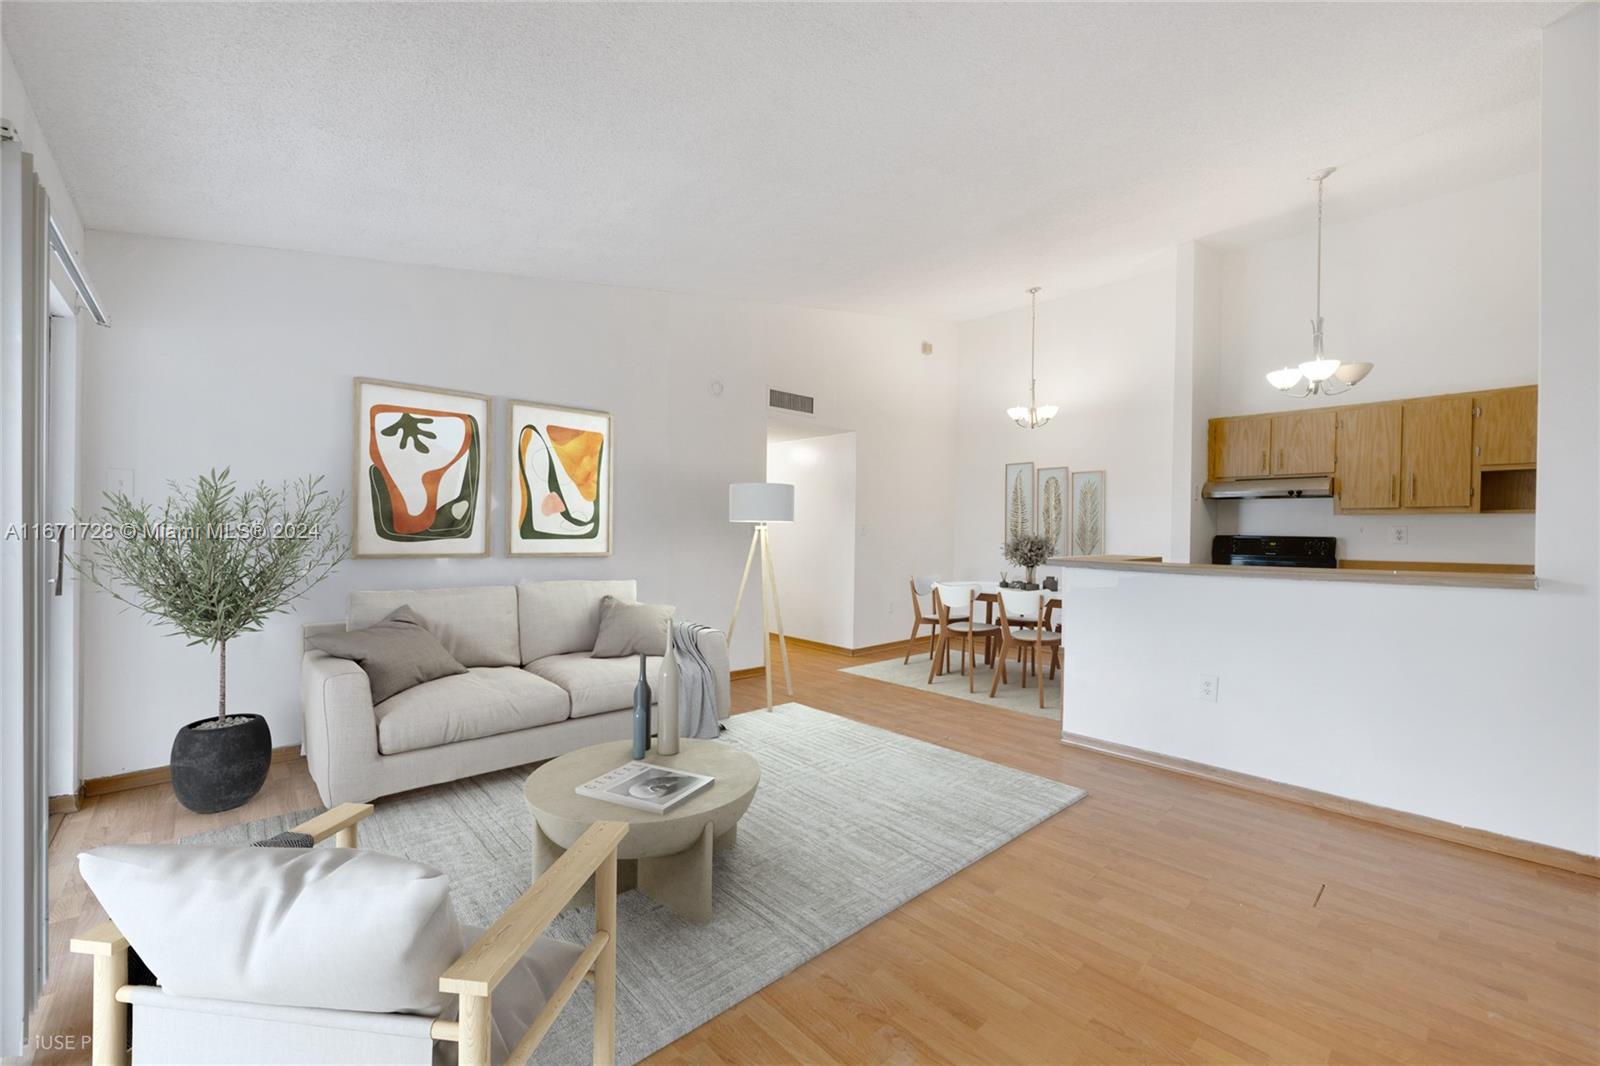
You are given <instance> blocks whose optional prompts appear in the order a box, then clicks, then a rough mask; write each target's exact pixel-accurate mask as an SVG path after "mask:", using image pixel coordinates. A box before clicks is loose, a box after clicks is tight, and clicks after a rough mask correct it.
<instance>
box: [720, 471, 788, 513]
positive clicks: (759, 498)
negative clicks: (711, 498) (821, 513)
mask: <svg viewBox="0 0 1600 1066" xmlns="http://www.w3.org/2000/svg"><path fill="white" fill-rule="evenodd" d="M728 521H730V522H793V521H794V486H793V485H780V484H778V483H776V482H771V481H737V482H734V483H733V484H732V485H729V486H728Z"/></svg>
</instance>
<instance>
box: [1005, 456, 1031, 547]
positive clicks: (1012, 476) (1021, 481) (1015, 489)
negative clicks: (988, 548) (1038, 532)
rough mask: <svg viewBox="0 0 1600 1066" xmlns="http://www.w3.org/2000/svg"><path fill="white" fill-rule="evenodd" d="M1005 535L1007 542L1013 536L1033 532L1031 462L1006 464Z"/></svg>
mask: <svg viewBox="0 0 1600 1066" xmlns="http://www.w3.org/2000/svg"><path fill="white" fill-rule="evenodd" d="M1005 508H1006V510H1005V515H1006V537H1005V543H1007V544H1009V543H1010V542H1011V540H1012V538H1014V537H1020V536H1022V535H1023V534H1024V533H1032V532H1033V464H1032V463H1007V464H1006V496H1005Z"/></svg>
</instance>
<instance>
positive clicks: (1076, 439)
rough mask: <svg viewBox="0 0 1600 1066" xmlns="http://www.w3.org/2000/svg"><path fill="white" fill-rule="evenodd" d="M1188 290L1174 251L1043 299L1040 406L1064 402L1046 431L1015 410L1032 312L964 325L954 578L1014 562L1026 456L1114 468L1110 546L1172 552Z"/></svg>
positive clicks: (1023, 396) (1023, 385) (1022, 393)
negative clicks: (1013, 521)
mask: <svg viewBox="0 0 1600 1066" xmlns="http://www.w3.org/2000/svg"><path fill="white" fill-rule="evenodd" d="M1176 292H1177V280H1176V266H1175V261H1174V259H1173V258H1172V257H1171V256H1168V257H1166V258H1164V259H1163V260H1162V261H1160V262H1159V263H1156V264H1153V265H1152V266H1151V267H1150V268H1149V269H1147V270H1145V271H1143V272H1142V273H1140V274H1138V275H1136V276H1134V277H1132V278H1128V279H1126V280H1123V281H1119V282H1116V283H1113V284H1110V285H1106V286H1103V287H1101V288H1098V289H1090V290H1085V291H1081V292H1074V293H1070V294H1068V295H1067V296H1064V297H1062V298H1060V299H1055V300H1043V301H1040V303H1039V331H1038V332H1039V361H1038V374H1039V402H1040V403H1053V404H1057V405H1059V406H1060V408H1061V411H1060V413H1059V414H1057V415H1056V417H1055V418H1054V419H1053V420H1052V421H1051V422H1050V423H1049V424H1048V425H1046V426H1044V427H1043V428H1041V429H1034V430H1027V429H1023V428H1021V427H1019V426H1017V425H1014V424H1013V423H1012V422H1011V421H1010V420H1009V419H1008V418H1006V414H1005V412H1006V408H1008V407H1013V406H1015V405H1017V404H1022V403H1026V402H1027V395H1028V393H1027V389H1028V309H1027V307H1023V308H1021V309H1019V310H1016V311H1008V312H1006V313H1005V314H1000V315H991V316H990V317H988V318H981V319H976V320H973V321H971V322H964V323H962V324H961V373H960V384H959V394H960V405H959V413H958V416H957V424H956V433H957V437H958V440H959V448H958V449H957V454H956V457H955V463H954V479H955V490H956V494H955V514H954V530H955V559H954V569H953V571H951V572H950V575H949V576H953V577H967V578H984V579H989V580H993V579H994V578H995V577H996V576H998V574H999V572H1000V570H1001V569H1002V568H1003V567H1004V566H1005V561H1004V558H1003V554H1002V553H1003V549H1004V539H1005V530H1004V517H1005V511H1004V496H1005V493H1004V480H1005V478H1004V471H1005V465H1006V464H1007V463H1016V462H1029V461H1031V462H1032V463H1033V464H1034V467H1035V470H1037V469H1038V468H1039V467H1041V466H1066V467H1070V468H1071V469H1073V470H1104V471H1105V472H1106V550H1107V552H1108V553H1111V554H1128V553H1138V554H1146V553H1148V554H1153V555H1163V556H1164V555H1167V554H1169V550H1170V546H1171V540H1172V522H1171V515H1172V458H1173V359H1174V345H1175V340H1176V338H1175V328H1174V320H1175V314H1176ZM903 583H904V579H902V584H903Z"/></svg>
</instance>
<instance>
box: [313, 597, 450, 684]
mask: <svg viewBox="0 0 1600 1066" xmlns="http://www.w3.org/2000/svg"><path fill="white" fill-rule="evenodd" d="M306 643H307V644H309V645H310V646H311V647H313V648H315V649H316V650H317V651H322V652H327V653H328V654H329V655H332V656H334V657H336V658H339V659H349V660H351V661H352V662H354V663H355V664H356V665H357V666H359V667H361V669H362V670H364V671H365V672H366V675H367V681H368V682H369V683H370V684H371V685H372V699H373V702H374V703H382V702H383V701H384V700H386V699H388V698H390V697H391V696H395V695H398V694H400V693H402V692H404V691H405V690H406V689H408V688H415V687H416V686H417V685H420V684H423V683H424V682H427V681H434V680H436V679H438V678H441V677H450V676H451V675H452V674H464V673H466V672H467V668H466V667H465V666H462V665H461V663H459V662H458V661H456V657H455V656H454V655H451V654H450V652H449V651H447V650H446V649H445V646H444V645H443V644H441V643H439V638H438V637H436V636H434V635H433V633H432V632H431V631H430V630H429V629H428V628H427V627H425V626H424V625H423V624H422V620H421V619H420V618H418V617H417V615H416V612H415V611H413V610H412V609H411V608H410V607H404V606H402V607H396V608H395V609H394V610H393V611H390V612H389V614H388V615H387V616H386V617H384V618H383V620H382V621H379V622H374V623H373V624H372V625H370V626H365V627H363V628H361V629H350V630H346V631H344V632H341V633H323V634H320V635H317V636H310V637H307V638H306Z"/></svg>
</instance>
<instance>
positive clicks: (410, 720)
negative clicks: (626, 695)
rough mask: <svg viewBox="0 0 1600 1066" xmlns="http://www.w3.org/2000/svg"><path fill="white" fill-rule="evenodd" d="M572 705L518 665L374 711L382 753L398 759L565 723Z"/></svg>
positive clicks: (474, 674)
mask: <svg viewBox="0 0 1600 1066" xmlns="http://www.w3.org/2000/svg"><path fill="white" fill-rule="evenodd" d="M630 699H631V697H630ZM570 706H571V701H570V700H569V699H568V697H567V693H566V692H565V691H564V690H563V689H561V688H560V687H559V686H557V685H555V684H554V683H552V682H550V681H548V680H546V679H544V678H542V677H539V676H538V675H535V674H530V673H528V672H527V671H526V670H520V669H518V668H517V667H515V666H474V667H473V668H472V669H470V670H468V671H467V672H466V673H464V674H457V675H456V676H454V677H443V678H440V679H439V680H437V681H429V682H428V683H427V684H425V685H418V686H417V687H416V688H413V689H407V690H406V691H404V692H402V693H400V694H399V695H398V696H394V697H392V698H390V699H387V700H384V701H383V702H382V703H380V704H378V705H377V706H375V707H374V708H373V709H372V710H373V714H375V715H376V716H377V719H378V751H379V752H381V753H382V754H384V755H398V754H400V753H401V752H403V751H417V750H419V749H421V748H437V747H439V746H440V745H441V744H454V743H456V742H457V741H460V740H474V739H476V738H478V737H492V736H496V735H498V734H500V733H515V732H517V731H518V730H521V729H532V728H534V727H535V726H541V725H549V724H550V723H551V722H560V721H563V720H565V719H566V717H567V714H568V708H569V707H570Z"/></svg>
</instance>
